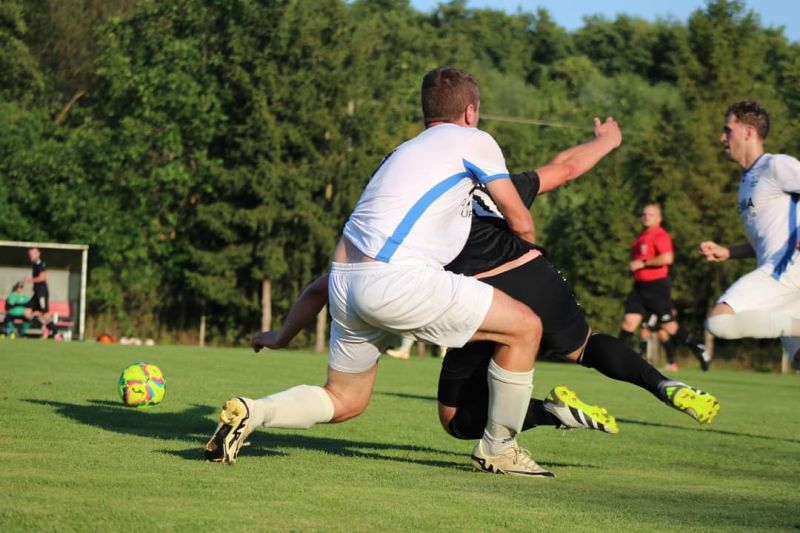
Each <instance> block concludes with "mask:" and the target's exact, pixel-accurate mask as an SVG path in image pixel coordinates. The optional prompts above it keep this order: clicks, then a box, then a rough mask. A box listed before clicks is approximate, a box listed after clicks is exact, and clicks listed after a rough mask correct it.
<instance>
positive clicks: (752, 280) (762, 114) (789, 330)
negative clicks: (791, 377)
mask: <svg viewBox="0 0 800 533" xmlns="http://www.w3.org/2000/svg"><path fill="white" fill-rule="evenodd" d="M769 126H770V121H769V115H768V114H767V112H766V110H765V109H764V108H763V107H761V105H760V104H759V103H758V102H755V101H752V100H744V101H741V102H736V103H734V104H733V105H731V106H730V108H728V111H727V113H726V114H725V125H724V127H723V132H722V137H721V138H720V141H721V142H722V144H723V145H724V146H725V152H726V153H727V155H728V157H729V158H730V159H731V160H732V161H734V162H736V163H738V164H739V166H741V167H742V168H743V169H744V172H742V177H741V181H740V183H739V214H740V215H741V217H742V222H743V223H744V229H745V233H746V234H747V242H746V243H742V244H738V245H735V246H722V245H719V244H717V243H715V242H713V241H706V242H703V243H701V244H700V250H701V252H702V253H703V254H704V255H705V257H706V259H707V260H708V261H711V262H718V261H725V260H727V259H738V258H742V257H753V256H755V258H756V264H757V267H756V269H755V270H754V271H752V272H750V273H749V274H746V275H744V276H742V277H741V278H739V279H738V280H737V281H736V282H735V283H734V284H733V285H731V287H730V288H729V289H728V290H727V291H726V292H725V293H724V294H723V295H722V296H721V297H720V298H719V299H718V300H717V304H716V305H715V306H714V307H713V308H712V309H711V312H710V313H709V316H708V320H707V321H706V329H708V331H709V332H710V333H712V334H713V335H715V336H717V337H720V338H723V339H740V338H743V337H755V338H776V337H780V339H781V342H782V344H783V347H784V349H785V350H786V352H787V353H788V354H789V357H791V358H792V365H793V366H794V367H795V368H797V369H800V352H799V351H800V252H798V222H799V221H800V219H798V209H797V207H798V201H800V161H798V160H797V159H795V158H794V157H791V156H788V155H784V154H768V153H765V152H764V140H765V139H766V138H767V135H768V134H769Z"/></svg>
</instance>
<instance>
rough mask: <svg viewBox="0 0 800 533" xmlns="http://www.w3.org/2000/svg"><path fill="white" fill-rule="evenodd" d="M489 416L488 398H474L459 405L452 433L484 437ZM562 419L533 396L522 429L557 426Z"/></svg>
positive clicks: (468, 437) (464, 437)
mask: <svg viewBox="0 0 800 533" xmlns="http://www.w3.org/2000/svg"><path fill="white" fill-rule="evenodd" d="M488 418H489V404H488V398H484V399H478V400H473V401H471V402H469V403H468V404H466V405H462V406H459V407H458V410H457V411H456V416H454V417H453V419H452V420H450V424H449V427H450V434H451V435H453V436H454V437H456V438H457V439H464V440H475V439H480V438H481V437H483V430H484V429H486V422H487V421H488ZM560 423H561V421H560V420H559V419H558V418H556V417H555V415H553V414H550V413H549V412H547V410H545V408H544V401H542V400H537V399H536V398H531V401H530V403H529V404H528V412H527V413H525V421H524V422H523V423H522V431H525V430H528V429H531V428H535V427H536V426H557V425H559V424H560Z"/></svg>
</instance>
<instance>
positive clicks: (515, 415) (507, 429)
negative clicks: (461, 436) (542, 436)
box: [481, 360, 533, 455]
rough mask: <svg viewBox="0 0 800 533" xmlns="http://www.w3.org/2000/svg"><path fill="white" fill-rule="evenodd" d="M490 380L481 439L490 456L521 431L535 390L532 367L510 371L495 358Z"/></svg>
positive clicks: (506, 444)
mask: <svg viewBox="0 0 800 533" xmlns="http://www.w3.org/2000/svg"><path fill="white" fill-rule="evenodd" d="M488 381H489V421H488V422H487V424H486V429H485V430H484V432H483V438H482V439H481V441H482V442H483V448H484V449H485V450H486V452H487V453H488V454H489V455H500V454H501V453H503V452H504V451H505V450H506V449H508V448H509V447H511V446H512V445H513V444H514V438H515V437H516V435H517V433H519V432H520V431H521V430H522V423H523V422H524V421H525V413H526V412H527V411H528V404H529V403H530V401H531V393H532V392H533V370H530V371H528V372H511V371H509V370H506V369H504V368H502V367H500V365H498V364H497V363H495V362H494V360H492V361H491V362H490V363H489V372H488Z"/></svg>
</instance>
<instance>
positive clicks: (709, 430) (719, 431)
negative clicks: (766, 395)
mask: <svg viewBox="0 0 800 533" xmlns="http://www.w3.org/2000/svg"><path fill="white" fill-rule="evenodd" d="M617 422H620V423H624V424H635V425H637V426H650V427H657V428H668V429H678V430H681V431H702V432H703V433H716V434H718V435H730V436H732V437H749V438H752V439H763V440H776V441H780V442H792V443H795V444H800V439H788V438H784V437H768V436H767V435H756V434H754V433H743V432H740V431H727V430H724V429H713V428H707V427H686V426H674V425H672V424H659V423H656V422H645V421H644V420H633V419H630V418H617Z"/></svg>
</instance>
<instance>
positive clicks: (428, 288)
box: [328, 262, 494, 373]
mask: <svg viewBox="0 0 800 533" xmlns="http://www.w3.org/2000/svg"><path fill="white" fill-rule="evenodd" d="M493 291H494V289H493V288H492V287H491V286H489V285H487V284H486V283H483V282H481V281H478V280H477V279H475V278H470V277H467V276H462V275H458V274H453V273H452V272H447V271H445V270H442V269H441V268H437V267H430V266H408V265H391V264H388V263H381V262H374V263H355V264H344V263H333V264H332V266H331V272H330V277H329V282H328V300H329V306H330V312H331V318H332V323H331V338H330V356H329V359H328V365H329V366H330V367H331V368H333V369H334V370H338V371H340V372H350V373H358V372H364V371H365V370H368V369H369V368H370V367H372V365H374V364H375V362H376V361H377V360H378V357H379V356H380V354H381V353H382V352H383V351H384V350H385V349H386V347H387V346H389V345H390V344H391V342H392V341H393V340H394V339H396V336H397V335H398V334H402V333H410V334H411V335H412V336H414V337H415V338H416V339H418V340H421V341H424V342H429V343H431V344H436V345H440V346H448V347H453V348H459V347H461V346H463V345H464V344H466V343H467V341H469V339H470V338H471V337H472V335H474V334H475V332H476V331H478V328H479V327H480V325H481V323H483V319H484V318H485V317H486V313H488V312H489V306H491V304H492V296H493Z"/></svg>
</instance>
